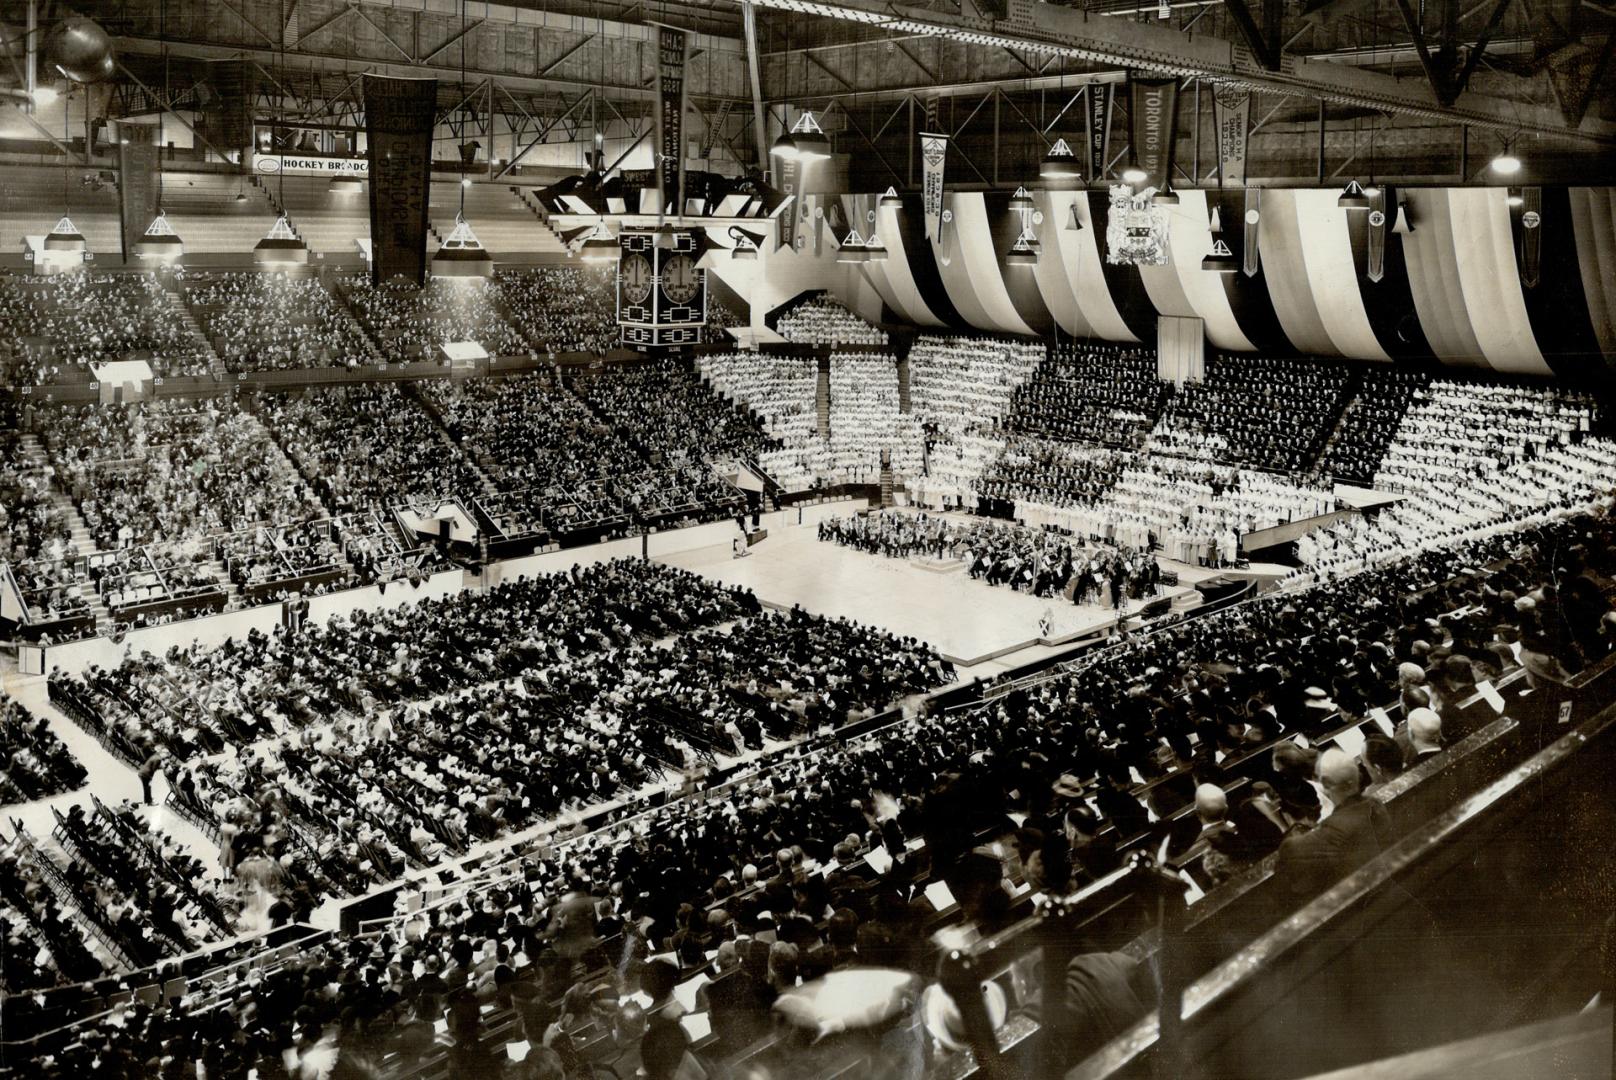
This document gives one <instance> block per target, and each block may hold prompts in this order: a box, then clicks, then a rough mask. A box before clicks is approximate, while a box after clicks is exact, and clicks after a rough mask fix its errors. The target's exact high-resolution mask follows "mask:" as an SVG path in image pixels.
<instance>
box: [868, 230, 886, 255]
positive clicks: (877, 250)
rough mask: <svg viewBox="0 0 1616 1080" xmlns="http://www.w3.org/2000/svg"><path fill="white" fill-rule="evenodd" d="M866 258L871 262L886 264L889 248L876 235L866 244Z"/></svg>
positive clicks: (871, 235) (871, 236) (872, 235)
mask: <svg viewBox="0 0 1616 1080" xmlns="http://www.w3.org/2000/svg"><path fill="white" fill-rule="evenodd" d="M864 256H865V258H866V259H867V260H868V261H869V262H886V260H887V246H886V245H885V244H883V243H882V242H881V238H880V237H879V236H876V235H875V234H874V233H871V234H870V238H869V239H868V240H866V241H865V242H864Z"/></svg>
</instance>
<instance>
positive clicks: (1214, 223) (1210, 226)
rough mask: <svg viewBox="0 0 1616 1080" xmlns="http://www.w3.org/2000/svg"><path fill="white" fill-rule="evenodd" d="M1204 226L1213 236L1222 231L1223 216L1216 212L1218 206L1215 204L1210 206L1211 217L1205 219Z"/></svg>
mask: <svg viewBox="0 0 1616 1080" xmlns="http://www.w3.org/2000/svg"><path fill="white" fill-rule="evenodd" d="M1206 228H1207V231H1208V232H1210V233H1211V234H1212V235H1213V236H1216V235H1218V233H1220V232H1222V231H1223V216H1222V215H1221V214H1219V213H1218V208H1217V207H1215V206H1214V207H1213V208H1212V216H1211V218H1209V219H1208V220H1207V223H1206Z"/></svg>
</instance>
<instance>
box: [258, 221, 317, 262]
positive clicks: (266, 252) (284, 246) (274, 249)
mask: <svg viewBox="0 0 1616 1080" xmlns="http://www.w3.org/2000/svg"><path fill="white" fill-rule="evenodd" d="M253 262H255V263H257V264H258V265H259V266H272V267H278V268H282V269H284V268H285V267H288V266H307V265H308V262H309V246H308V245H307V244H305V243H304V242H303V239H302V237H300V236H298V235H297V233H296V231H294V230H293V228H292V223H291V222H290V221H288V220H286V215H285V214H282V215H281V216H280V217H278V218H276V219H275V224H273V225H271V226H270V227H269V232H267V233H265V234H264V238H263V239H262V240H260V241H258V243H257V244H255V245H253Z"/></svg>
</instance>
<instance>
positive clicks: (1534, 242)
mask: <svg viewBox="0 0 1616 1080" xmlns="http://www.w3.org/2000/svg"><path fill="white" fill-rule="evenodd" d="M1542 225H1543V189H1542V188H1535V187H1529V188H1522V189H1521V284H1522V285H1523V286H1525V287H1526V288H1528V289H1534V288H1536V287H1537V283H1538V281H1539V279H1540V278H1541V276H1542V269H1543V229H1542Z"/></svg>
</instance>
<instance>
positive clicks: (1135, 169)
mask: <svg viewBox="0 0 1616 1080" xmlns="http://www.w3.org/2000/svg"><path fill="white" fill-rule="evenodd" d="M1148 179H1150V174H1149V173H1147V172H1146V171H1145V170H1143V169H1141V168H1140V167H1139V166H1137V165H1129V166H1128V167H1127V168H1126V169H1123V170H1122V182H1123V183H1124V184H1143V183H1144V182H1145V181H1146V180H1148Z"/></svg>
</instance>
